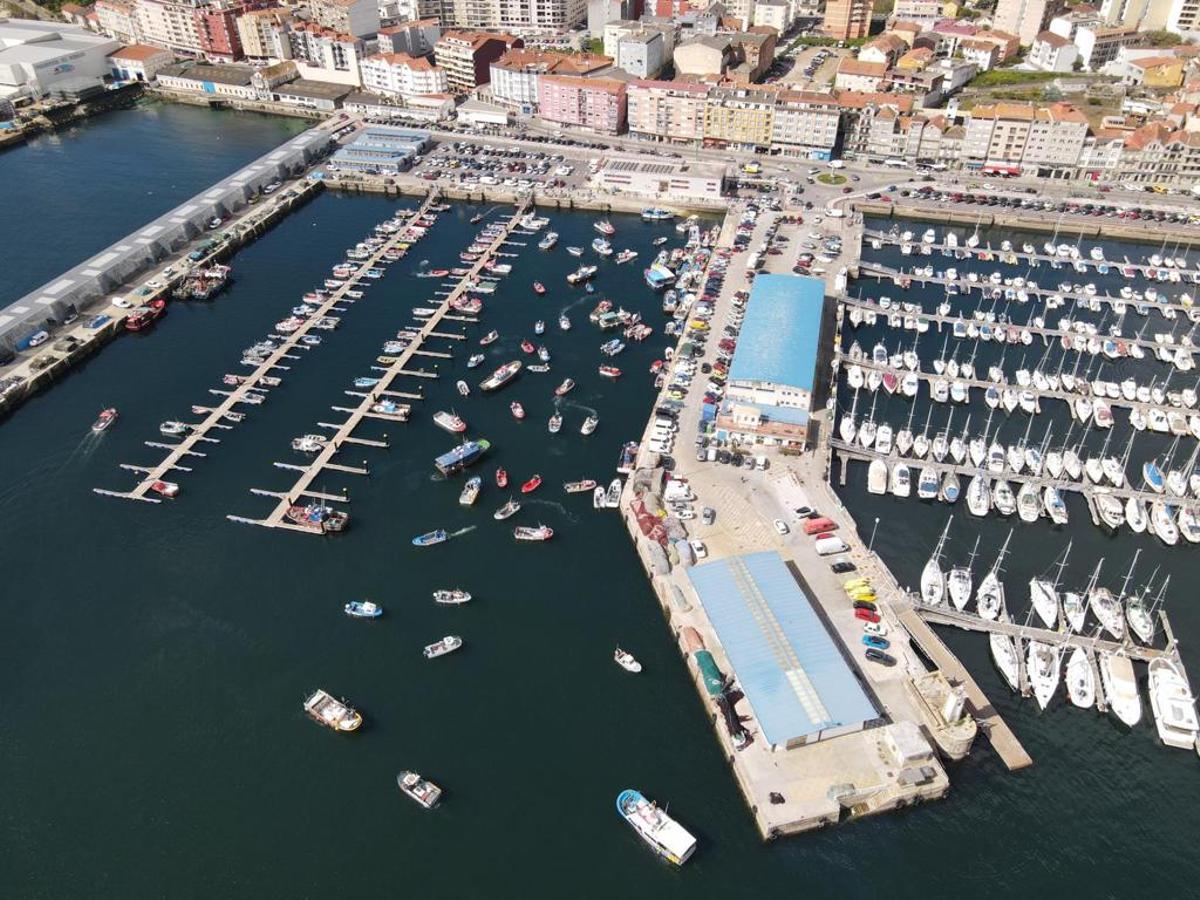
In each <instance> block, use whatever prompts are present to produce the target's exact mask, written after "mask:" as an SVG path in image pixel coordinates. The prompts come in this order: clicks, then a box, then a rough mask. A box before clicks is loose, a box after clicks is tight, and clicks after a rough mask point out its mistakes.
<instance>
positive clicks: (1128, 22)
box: [1100, 0, 1179, 31]
mask: <svg viewBox="0 0 1200 900" xmlns="http://www.w3.org/2000/svg"><path fill="white" fill-rule="evenodd" d="M1178 2H1179V0H1103V2H1102V3H1101V4H1100V16H1101V18H1102V19H1103V20H1104V22H1105V24H1107V25H1110V26H1117V25H1120V26H1129V27H1133V28H1135V29H1137V30H1138V31H1158V30H1161V29H1164V28H1166V27H1167V23H1168V22H1169V21H1170V19H1171V13H1172V10H1173V7H1174V6H1175V5H1176V4H1177V3H1178Z"/></svg>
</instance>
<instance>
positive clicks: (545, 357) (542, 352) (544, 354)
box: [537, 347, 550, 363]
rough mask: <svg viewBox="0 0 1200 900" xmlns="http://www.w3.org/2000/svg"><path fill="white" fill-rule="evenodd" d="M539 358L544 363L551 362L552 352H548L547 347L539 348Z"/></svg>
mask: <svg viewBox="0 0 1200 900" xmlns="http://www.w3.org/2000/svg"><path fill="white" fill-rule="evenodd" d="M537 358H538V359H540V360H541V361H542V362H544V363H548V362H550V351H549V350H547V349H546V348H545V347H538V348H537Z"/></svg>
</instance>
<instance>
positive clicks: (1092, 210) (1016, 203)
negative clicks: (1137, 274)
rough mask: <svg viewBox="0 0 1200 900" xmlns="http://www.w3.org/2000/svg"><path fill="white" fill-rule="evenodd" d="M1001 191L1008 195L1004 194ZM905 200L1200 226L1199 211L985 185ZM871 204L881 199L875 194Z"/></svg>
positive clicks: (920, 192)
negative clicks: (1056, 196)
mask: <svg viewBox="0 0 1200 900" xmlns="http://www.w3.org/2000/svg"><path fill="white" fill-rule="evenodd" d="M1001 191H1004V192H1003V193H1001ZM899 195H900V196H901V197H912V198H913V199H918V200H921V201H924V202H926V203H933V204H937V205H940V206H946V207H962V208H969V207H976V208H980V207H996V208H998V209H1012V210H1028V211H1030V212H1037V211H1041V212H1048V213H1059V214H1063V215H1070V216H1093V217H1103V218H1109V219H1124V220H1127V221H1130V222H1137V221H1145V222H1171V223H1175V224H1188V225H1200V213H1197V212H1195V211H1192V212H1188V211H1184V210H1171V209H1166V208H1159V207H1153V208H1152V207H1150V206H1146V205H1140V204H1138V203H1136V202H1133V201H1131V202H1124V201H1123V200H1122V201H1111V202H1110V201H1106V200H1102V199H1095V200H1083V199H1072V198H1064V199H1046V197H1045V195H1044V194H1043V193H1042V192H1041V191H1039V190H1038V189H1037V188H1032V187H1029V188H1013V189H1007V190H1006V189H1004V188H1003V187H1001V186H1000V185H995V184H991V183H984V184H982V185H980V186H979V188H976V189H960V188H956V187H945V186H936V185H932V184H926V185H922V186H920V187H918V188H915V189H912V190H910V189H907V188H905V189H903V190H901V191H900V192H899ZM867 199H868V200H872V199H877V198H876V197H873V196H872V195H871V194H868V195H867Z"/></svg>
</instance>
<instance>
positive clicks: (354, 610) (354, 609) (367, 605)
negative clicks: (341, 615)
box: [342, 600, 383, 619]
mask: <svg viewBox="0 0 1200 900" xmlns="http://www.w3.org/2000/svg"><path fill="white" fill-rule="evenodd" d="M342 611H343V612H345V613H346V615H348V616H350V617H351V618H353V619H378V618H379V617H380V616H382V615H383V607H382V606H380V605H379V604H378V603H374V602H372V601H370V600H351V601H350V602H349V603H347V604H346V605H345V606H343V607H342Z"/></svg>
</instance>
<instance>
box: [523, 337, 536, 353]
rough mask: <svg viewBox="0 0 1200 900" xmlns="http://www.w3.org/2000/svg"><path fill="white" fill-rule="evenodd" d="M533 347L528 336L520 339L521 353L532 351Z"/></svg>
mask: <svg viewBox="0 0 1200 900" xmlns="http://www.w3.org/2000/svg"><path fill="white" fill-rule="evenodd" d="M534 349H535V348H534V346H533V343H532V342H531V341H530V340H529V339H528V338H522V339H521V351H522V352H523V353H533V351H534Z"/></svg>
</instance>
